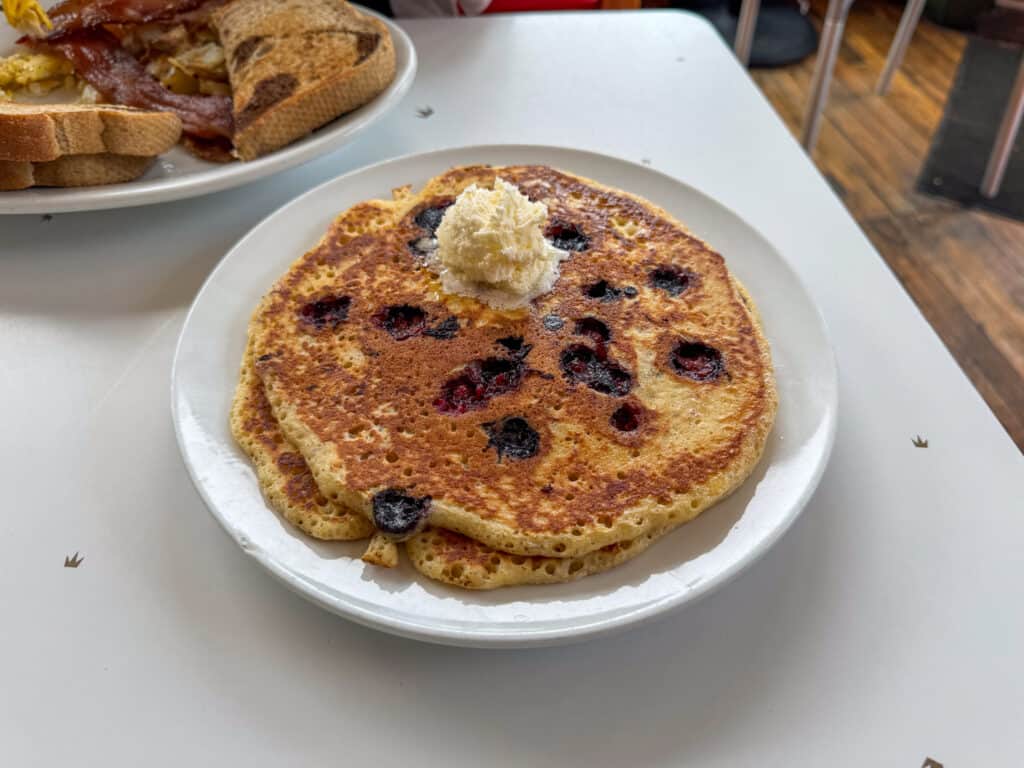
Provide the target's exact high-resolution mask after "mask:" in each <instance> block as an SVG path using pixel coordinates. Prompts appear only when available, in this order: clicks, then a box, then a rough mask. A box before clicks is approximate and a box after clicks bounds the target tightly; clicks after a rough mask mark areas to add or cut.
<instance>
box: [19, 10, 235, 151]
mask: <svg viewBox="0 0 1024 768" xmlns="http://www.w3.org/2000/svg"><path fill="white" fill-rule="evenodd" d="M147 1H148V0H147ZM26 42H27V43H28V44H29V45H31V46H32V47H37V48H45V47H47V46H49V47H51V48H54V49H56V50H57V51H59V52H60V53H61V54H63V55H64V57H65V58H67V59H68V60H69V61H70V62H71V65H72V66H73V67H74V68H75V73H76V74H77V75H78V76H79V77H81V78H82V79H83V80H85V81H86V82H88V83H89V84H90V85H91V86H92V87H93V88H95V89H96V90H97V91H99V92H100V93H101V94H103V96H104V97H105V98H106V99H107V100H108V101H110V102H111V103H113V104H123V105H125V106H129V107H141V108H143V109H156V110H162V111H165V112H174V113H176V114H177V115H178V117H180V118H181V122H182V127H183V129H184V131H185V133H188V134H192V135H193V136H199V137H201V138H207V139H210V138H215V137H218V136H223V137H226V138H231V136H232V133H233V124H232V119H231V99H230V98H229V97H228V96H184V95H181V94H177V93H174V92H173V91H170V90H168V89H167V88H165V87H164V86H163V85H162V84H161V83H160V82H159V81H158V80H156V79H155V78H154V77H153V76H152V75H150V74H149V73H148V72H147V71H146V68H145V67H144V66H143V65H142V63H141V62H140V61H139V60H138V59H136V58H135V57H134V56H132V55H131V54H130V53H128V51H126V50H125V49H124V48H122V47H121V45H120V43H119V42H118V40H117V38H116V37H114V36H113V35H111V34H110V33H109V32H107V31H105V30H103V29H92V30H84V31H81V32H73V33H70V34H66V35H61V36H60V37H57V38H54V39H49V38H48V39H47V40H45V41H39V40H29V41H26Z"/></svg>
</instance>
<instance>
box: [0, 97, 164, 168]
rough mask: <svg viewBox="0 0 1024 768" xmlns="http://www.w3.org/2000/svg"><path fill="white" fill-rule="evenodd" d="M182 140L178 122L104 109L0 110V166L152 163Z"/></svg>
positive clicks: (17, 107) (124, 109) (92, 106)
mask: <svg viewBox="0 0 1024 768" xmlns="http://www.w3.org/2000/svg"><path fill="white" fill-rule="evenodd" d="M180 136H181V119H180V118H179V117H178V116H177V115H175V114H172V113H170V112H151V111H147V110H143V109H133V108H131V107H120V106H113V105H107V104H0V160H20V161H23V162H30V163H39V162H45V161H48V160H56V159H57V158H58V157H62V156H65V155H96V154H102V153H114V154H117V155H141V156H147V157H155V156H156V155H159V154H160V153H162V152H166V151H167V150H168V149H170V148H171V147H173V146H174V145H175V144H176V143H177V141H178V139H179V138H180Z"/></svg>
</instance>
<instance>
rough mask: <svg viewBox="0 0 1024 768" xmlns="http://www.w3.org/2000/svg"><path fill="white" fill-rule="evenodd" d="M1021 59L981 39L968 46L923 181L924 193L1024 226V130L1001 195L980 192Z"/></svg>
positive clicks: (1006, 48)
mask: <svg viewBox="0 0 1024 768" xmlns="http://www.w3.org/2000/svg"><path fill="white" fill-rule="evenodd" d="M1021 55H1022V51H1021V49H1020V48H1018V47H1015V46H1011V45H1005V44H1003V43H997V42H994V41H992V40H984V39H982V38H980V37H972V38H971V39H970V40H969V41H968V43H967V47H966V48H964V53H963V58H962V59H960V68H959V69H958V70H957V73H956V79H955V80H954V82H953V88H952V89H951V90H950V92H949V96H947V97H946V109H945V111H944V112H943V113H942V122H940V123H939V128H938V130H937V131H936V132H935V136H934V137H933V138H932V146H931V149H930V150H929V151H928V159H927V160H925V164H924V168H923V170H922V171H921V176H920V177H919V178H918V180H917V189H918V191H919V192H923V193H924V194H927V195H935V196H937V197H945V198H947V199H949V200H954V201H956V202H958V203H960V204H962V205H966V206H975V207H978V208H983V209H985V210H989V211H993V212H995V213H1000V214H1002V215H1004V216H1009V217H1010V218H1014V219H1018V220H1020V221H1024V131H1021V132H1020V133H1018V135H1017V143H1016V145H1015V146H1014V149H1013V152H1012V153H1011V154H1010V164H1009V165H1008V166H1007V168H1006V176H1005V177H1004V178H1003V186H1002V188H1001V189H1000V190H999V195H998V196H997V197H996V198H994V199H992V200H989V199H988V198H985V197H982V196H981V193H980V192H979V191H978V189H979V187H980V186H981V177H982V176H984V174H985V166H986V164H987V163H988V156H989V154H991V152H992V145H993V143H994V142H995V139H996V132H997V131H998V130H999V124H1000V122H1002V119H1003V113H1004V112H1005V111H1006V105H1007V103H1008V102H1009V100H1010V90H1011V89H1012V87H1013V81H1014V78H1016V76H1017V68H1018V67H1019V66H1020V59H1021Z"/></svg>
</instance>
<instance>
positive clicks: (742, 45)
mask: <svg viewBox="0 0 1024 768" xmlns="http://www.w3.org/2000/svg"><path fill="white" fill-rule="evenodd" d="M760 10H761V0H743V4H742V5H741V6H740V18H739V21H738V22H737V23H736V42H735V43H734V44H733V50H734V51H735V52H736V58H737V59H739V60H740V64H742V65H743V66H744V67H745V66H747V65H748V64H749V63H750V49H751V47H752V46H753V44H754V29H755V28H756V27H757V14H758V11H760Z"/></svg>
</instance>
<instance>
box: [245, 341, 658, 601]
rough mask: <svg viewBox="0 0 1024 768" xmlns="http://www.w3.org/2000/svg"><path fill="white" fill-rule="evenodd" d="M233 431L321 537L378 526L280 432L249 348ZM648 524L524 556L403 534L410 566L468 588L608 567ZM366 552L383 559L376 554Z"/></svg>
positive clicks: (642, 543) (283, 505)
mask: <svg viewBox="0 0 1024 768" xmlns="http://www.w3.org/2000/svg"><path fill="white" fill-rule="evenodd" d="M231 427H232V432H233V433H234V435H235V439H236V440H238V442H239V444H240V445H242V446H243V448H244V449H245V451H246V453H247V454H248V455H249V456H250V458H251V459H252V460H253V462H254V464H255V465H256V467H257V474H258V477H259V482H260V487H261V488H262V489H263V493H264V496H265V497H266V499H267V501H268V503H269V504H270V506H271V507H272V508H273V509H274V510H275V511H277V512H278V513H279V514H281V516H282V517H284V518H285V519H286V520H287V521H288V522H290V523H291V524H293V525H295V526H297V527H298V528H300V529H302V530H303V531H305V532H306V533H308V534H309V535H311V536H313V537H315V538H318V539H333V540H343V541H348V540H353V539H363V538H366V537H368V536H370V535H371V534H372V533H373V532H374V526H373V524H372V523H371V522H370V520H369V519H368V518H367V517H366V516H364V515H362V514H359V513H358V512H353V511H349V510H346V509H345V508H344V507H341V506H340V505H338V504H337V503H335V502H332V501H329V500H327V499H326V498H324V497H323V496H322V495H321V494H320V492H319V490H318V489H317V487H316V484H315V483H314V481H313V475H312V474H311V473H310V471H309V468H308V467H307V466H306V463H305V461H304V460H303V458H302V456H301V455H299V453H298V452H297V451H296V450H295V448H294V447H293V446H292V445H291V444H290V443H289V442H288V441H287V439H286V438H285V437H284V435H283V434H282V433H281V430H280V428H279V427H278V425H277V421H276V419H274V416H273V413H271V411H270V405H269V403H268V402H267V399H266V397H265V396H264V394H263V387H262V385H261V384H260V381H259V379H258V378H257V377H256V374H255V370H254V368H253V365H252V356H251V354H248V352H247V354H246V357H245V359H244V360H243V362H242V376H241V381H240V382H239V385H238V389H237V391H236V393H235V401H234V404H233V407H232V420H231ZM654 538H655V535H654V533H653V532H648V533H647V534H646V535H645V536H643V537H641V538H640V539H638V540H636V541H632V540H631V541H625V542H621V543H617V544H611V545H609V546H607V547H603V548H601V549H599V550H597V551H595V552H590V553H588V554H586V555H582V556H580V557H578V558H557V557H525V556H522V555H510V554H508V553H507V552H499V551H497V550H495V549H491V548H490V547H488V546H486V545H484V544H481V543H480V542H477V541H474V540H472V539H469V538H466V537H465V536H462V535H461V534H458V533H453V532H452V531H446V530H444V529H440V528H427V529H425V530H423V531H421V532H419V533H417V534H414V535H413V536H412V537H411V538H409V539H408V540H407V541H406V542H405V548H406V551H407V552H408V553H409V559H410V561H411V562H412V565H413V567H415V568H416V569H417V570H419V571H420V572H422V573H423V574H425V575H426V576H429V577H430V578H433V579H436V580H438V581H443V582H447V583H449V584H453V585H456V586H460V587H465V588H467V589H494V588H496V587H504V586H514V585H520V584H554V583H557V582H562V581H571V580H573V579H578V578H582V577H583V576H587V575H589V574H592V573H598V572H600V571H604V570H607V569H608V568H611V567H612V566H615V565H618V564H619V563H622V562H624V561H626V560H628V559H629V558H631V557H633V556H635V555H638V554H640V553H641V552H642V551H643V550H644V549H646V548H647V546H648V545H649V544H650V542H651V541H653V540H654ZM364 560H367V561H368V562H375V563H377V564H381V563H380V561H377V560H375V559H367V557H364Z"/></svg>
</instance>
